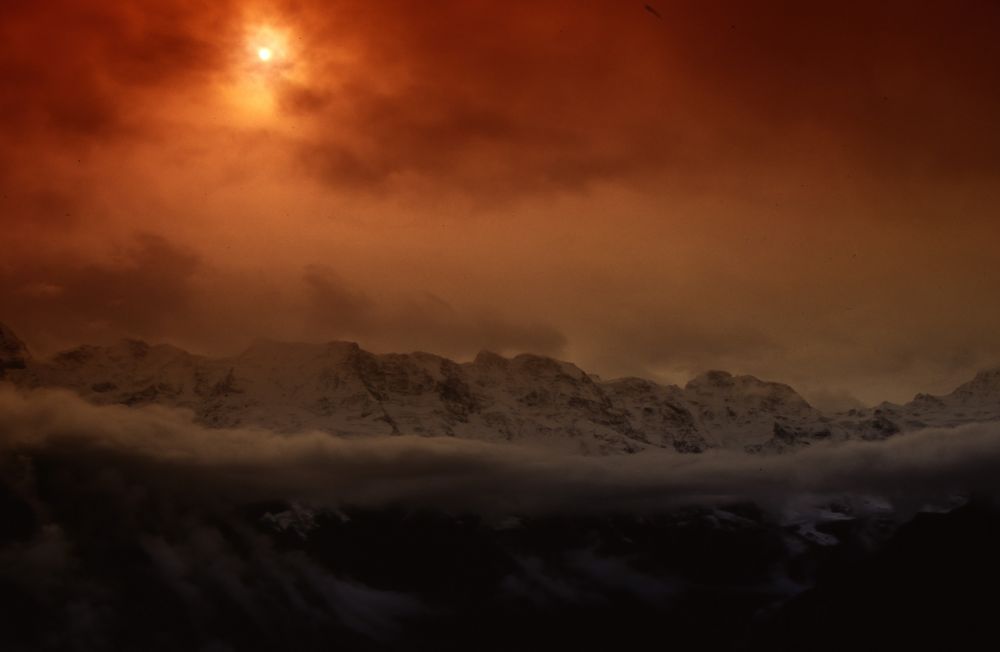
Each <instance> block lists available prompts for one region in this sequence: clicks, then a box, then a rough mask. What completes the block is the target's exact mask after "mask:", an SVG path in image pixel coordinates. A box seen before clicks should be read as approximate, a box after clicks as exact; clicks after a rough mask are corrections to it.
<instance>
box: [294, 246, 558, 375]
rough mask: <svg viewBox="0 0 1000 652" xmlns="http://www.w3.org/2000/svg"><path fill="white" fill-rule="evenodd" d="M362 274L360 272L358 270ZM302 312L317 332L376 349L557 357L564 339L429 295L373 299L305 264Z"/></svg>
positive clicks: (547, 330)
mask: <svg viewBox="0 0 1000 652" xmlns="http://www.w3.org/2000/svg"><path fill="white" fill-rule="evenodd" d="M358 273H359V275H362V273H361V272H358ZM304 281H305V284H306V287H307V290H308V305H307V311H308V312H309V314H310V320H311V321H312V323H313V324H314V327H315V329H316V332H317V333H322V334H324V335H326V336H327V337H329V338H335V339H353V340H357V341H361V342H364V343H366V344H367V345H370V346H375V347H377V348H380V349H385V348H393V347H399V346H400V345H401V343H403V345H404V346H405V347H407V348H411V349H413V348H416V349H421V350H427V351H431V352H434V353H442V354H447V355H454V356H468V355H472V354H475V353H477V352H478V351H480V350H483V349H488V350H491V351H495V352H500V353H504V352H518V353H520V352H532V353H542V354H549V355H553V354H558V353H560V352H561V351H562V350H563V347H564V346H565V345H566V338H565V336H564V335H563V334H562V333H560V332H559V331H557V330H555V329H554V328H552V327H550V326H546V325H544V324H537V323H531V322H528V323H521V322H517V321H511V320H508V319H507V318H505V317H502V316H500V315H496V314H489V313H482V312H480V313H476V312H472V311H462V310H459V309H457V308H455V307H454V306H452V305H451V304H449V303H448V302H447V301H445V300H443V299H441V298H439V297H436V296H434V295H432V294H424V295H422V296H417V297H404V298H402V299H396V300H392V299H383V300H382V301H376V300H375V299H373V298H372V297H370V296H368V295H367V294H365V293H364V292H362V291H360V290H356V289H353V288H352V287H351V286H350V285H349V284H348V283H347V282H346V281H345V280H344V279H342V278H341V277H340V275H339V274H338V273H337V272H336V271H335V270H333V269H331V268H329V267H324V266H318V265H315V266H310V267H308V268H307V269H306V271H305V275H304Z"/></svg>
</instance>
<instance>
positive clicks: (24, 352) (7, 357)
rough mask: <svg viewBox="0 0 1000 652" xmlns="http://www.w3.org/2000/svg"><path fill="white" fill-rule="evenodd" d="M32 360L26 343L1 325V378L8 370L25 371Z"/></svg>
mask: <svg viewBox="0 0 1000 652" xmlns="http://www.w3.org/2000/svg"><path fill="white" fill-rule="evenodd" d="M30 358H31V355H30V354H29V353H28V347H27V346H26V345H25V343H24V342H23V341H21V339H20V338H19V337H18V336H17V335H15V334H14V331H12V330H11V329H10V328H8V327H7V326H6V325H4V324H3V323H0V378H2V377H3V375H4V371H5V370H6V369H24V367H25V366H26V365H27V363H28V360H29V359H30Z"/></svg>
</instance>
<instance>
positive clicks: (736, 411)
mask: <svg viewBox="0 0 1000 652" xmlns="http://www.w3.org/2000/svg"><path fill="white" fill-rule="evenodd" d="M0 373H2V374H3V377H4V378H5V379H6V380H8V381H10V382H12V383H14V384H15V385H17V386H20V387H24V388H40V387H52V388H64V389H69V390H71V391H74V392H76V393H77V394H79V395H80V396H82V397H84V398H85V399H86V400H88V401H90V402H93V403H96V404H100V405H106V404H123V405H129V406H137V405H164V406H169V407H176V408H183V409H187V410H191V411H192V412H193V413H194V415H195V420H196V421H197V422H198V423H200V424H203V425H206V426H209V427H230V428H232V427H241V426H256V427H262V428H267V429H270V430H274V431H277V432H302V431H309V430H318V431H322V432H327V433H330V434H332V435H339V436H346V437H356V436H368V435H417V436H447V437H457V438H461V439H472V440H480V441H487V442H515V443H519V444H523V445H531V446H539V447H543V448H546V449H550V450H557V451H564V452H578V453H584V454H598V455H601V454H612V453H635V452H639V451H643V450H648V449H668V450H675V451H678V452H682V453H698V452H703V451H706V450H710V449H724V450H738V451H747V452H783V451H787V450H792V449H799V448H803V447H807V446H809V445H812V444H815V443H819V442H825V441H833V442H835V441H847V440H854V439H858V440H865V441H874V440H882V439H885V438H887V437H891V436H894V435H896V434H899V433H902V432H908V431H915V430H920V429H922V428H927V427H954V426H958V425H962V424H966V423H978V422H987V421H995V420H998V419H1000V369H994V370H992V371H986V372H982V373H980V374H978V375H977V376H976V377H975V378H974V379H972V380H971V381H969V382H968V383H965V384H963V385H961V386H960V387H958V388H957V389H956V390H955V391H953V392H952V393H950V394H948V395H945V396H931V395H929V394H918V395H917V396H916V397H915V398H914V399H913V400H912V401H911V402H909V403H906V404H904V405H895V404H891V403H882V404H880V405H878V406H876V407H874V408H868V409H852V410H849V411H846V412H840V413H823V412H821V411H820V410H818V409H816V408H814V407H813V406H811V405H810V404H809V403H808V402H806V401H805V400H804V399H803V398H802V397H801V396H800V395H799V394H798V393H797V392H796V391H795V390H794V389H793V388H791V387H789V386H788V385H785V384H781V383H777V382H769V381H763V380H759V379H757V378H755V377H753V376H734V375H732V374H729V373H727V372H725V371H709V372H706V373H704V374H702V375H700V376H698V377H696V378H694V379H692V380H691V381H690V382H688V383H687V384H686V385H685V386H684V387H678V386H675V385H660V384H657V383H655V382H652V381H649V380H644V379H640V378H623V379H614V380H603V379H601V378H599V377H597V376H595V375H592V374H588V373H586V372H585V371H584V370H582V369H580V368H579V367H577V366H576V365H574V364H572V363H569V362H563V361H559V360H555V359H552V358H549V357H544V356H538V355H531V354H523V355H518V356H516V357H514V358H504V357H502V356H500V355H497V354H495V353H490V352H485V351H484V352H481V353H480V354H479V355H478V356H476V358H475V359H474V360H473V361H472V362H467V363H457V362H454V361H452V360H449V359H447V358H444V357H441V356H437V355H433V354H430V353H411V354H384V355H376V354H373V353H369V352H367V351H365V350H364V349H362V348H361V347H360V346H358V345H357V344H355V343H350V342H331V343H328V344H301V343H283V342H273V341H259V342H257V343H255V344H254V345H253V346H251V347H250V348H249V349H247V350H246V351H244V352H243V353H242V354H240V355H238V356H235V357H230V358H209V357H205V356H200V355H194V354H191V353H188V352H186V351H184V350H182V349H179V348H176V347H173V346H170V345H150V344H147V343H145V342H142V341H137V340H123V341H120V342H119V343H117V344H115V345H112V346H80V347H77V348H75V349H71V350H68V351H64V352H62V353H59V354H57V355H55V356H54V357H52V358H51V359H49V360H36V359H35V358H33V357H32V356H31V354H30V352H29V351H28V348H27V346H26V345H25V344H24V343H23V342H22V341H21V340H20V339H19V338H18V337H17V335H15V334H14V333H13V332H12V331H10V329H7V328H5V327H0Z"/></svg>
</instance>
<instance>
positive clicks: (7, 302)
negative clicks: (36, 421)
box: [0, 234, 202, 342]
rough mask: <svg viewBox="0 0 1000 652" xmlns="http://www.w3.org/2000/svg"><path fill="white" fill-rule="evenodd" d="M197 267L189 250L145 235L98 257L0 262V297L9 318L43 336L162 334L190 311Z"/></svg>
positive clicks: (172, 329)
mask: <svg viewBox="0 0 1000 652" xmlns="http://www.w3.org/2000/svg"><path fill="white" fill-rule="evenodd" d="M201 269H202V262H201V260H200V259H199V257H198V256H197V255H195V254H193V253H192V252H190V251H188V250H186V249H185V248H183V247H178V246H177V245H175V244H172V243H170V242H168V241H167V240H165V239H163V238H162V237H160V236H155V235H150V234H145V235H140V236H138V237H136V238H135V240H134V241H133V242H131V243H130V244H129V245H127V246H124V247H121V248H120V249H119V250H118V251H117V253H116V255H115V256H113V257H109V258H108V259H107V260H104V261H101V262H92V261H88V260H86V259H82V260H81V259H75V260H74V259H73V258H71V257H70V258H57V257H55V256H45V257H42V256H39V257H38V258H36V259H35V260H34V261H32V262H31V263H26V264H22V265H18V266H16V267H13V268H9V269H2V268H0V302H2V303H3V306H4V310H5V312H7V314H9V315H10V318H11V321H12V323H14V324H15V325H16V326H17V327H18V328H20V329H23V332H25V333H29V334H31V335H32V336H33V337H34V338H39V339H43V340H51V339H55V340H60V341H63V342H65V341H73V340H74V339H76V338H78V337H79V335H80V333H88V334H89V335H90V337H96V338H98V339H104V338H106V337H107V336H108V335H112V336H116V337H119V336H121V335H122V334H129V335H132V336H144V337H154V338H155V337H162V336H163V335H164V334H165V333H168V332H173V333H176V332H178V328H179V327H180V326H181V325H183V324H184V323H185V322H187V321H189V320H190V319H191V318H192V317H193V314H194V312H195V310H194V305H195V303H194V302H195V296H194V283H195V277H196V276H197V275H198V273H199V272H200V271H201ZM182 330H183V329H182ZM29 339H32V338H29Z"/></svg>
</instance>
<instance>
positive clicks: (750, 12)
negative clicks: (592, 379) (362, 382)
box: [0, 0, 1000, 406]
mask: <svg viewBox="0 0 1000 652" xmlns="http://www.w3.org/2000/svg"><path fill="white" fill-rule="evenodd" d="M655 7H656V12H657V13H658V14H659V15H660V16H661V17H660V18H658V17H657V16H656V15H654V14H652V13H651V12H648V11H645V10H644V6H643V3H641V2H637V3H633V2H618V1H611V0H607V1H599V0H594V1H589V2H588V1H583V2H579V1H578V2H570V1H568V0H565V1H563V0H546V1H545V2H504V3H491V2H476V1H468V0H463V1H461V2H459V1H457V0H456V1H453V2H451V1H449V2H436V3H433V4H426V3H410V2H402V1H373V0H369V1H367V2H354V1H353V0H348V1H342V2H336V3H328V2H319V1H318V0H316V1H314V0H301V1H297V2H293V1H281V0H279V1H276V2H268V3H254V2H236V1H227V0H221V1H218V2H213V3H208V4H206V3H199V2H192V1H189V0H161V1H159V2H156V3H152V4H150V3H139V2H102V3H93V2H83V1H82V0H79V1H76V0H53V1H51V2H47V3H37V2H29V1H27V0H13V1H11V2H7V3H5V12H4V13H5V16H4V20H3V22H2V23H0V130H2V134H0V135H2V138H0V221H2V222H0V228H2V234H3V237H2V243H3V248H2V251H3V253H2V256H0V307H2V314H0V321H4V322H6V323H8V324H9V325H10V326H11V327H12V328H14V329H15V330H16V331H17V332H19V333H20V334H22V335H23V336H24V337H25V338H26V339H28V341H29V343H30V344H31V345H32V346H33V347H34V348H35V349H36V351H38V352H41V353H47V352H52V351H54V350H56V349H58V348H60V347H63V346H67V345H72V344H77V343H80V342H101V341H108V340H112V339H116V338H119V337H123V336H130V337H140V338H144V339H148V340H153V341H169V342H174V343H176V344H178V345H181V346H185V347H187V348H192V349H195V350H200V351H206V352H218V351H234V350H238V349H239V348H241V347H243V346H245V345H246V344H247V343H249V342H250V341H251V340H253V339H255V338H260V337H267V338H276V339H294V340H331V339H351V340H357V341H359V342H361V343H362V344H363V345H364V346H365V347H366V348H369V349H374V350H378V351H388V350H399V351H409V350H429V351H433V352H436V353H441V354H444V355H449V356H453V357H457V358H468V357H471V356H472V355H474V354H475V352H476V351H478V350H480V349H492V350H496V351H499V352H502V353H513V352H519V351H531V352H536V353H543V354H549V355H554V356H557V357H560V358H563V359H568V360H573V361H574V362H576V363H578V364H579V365H580V366H581V367H583V368H586V369H590V370H595V371H597V372H599V373H601V375H603V376H617V375H639V376H645V377H649V378H653V379H656V380H660V381H671V382H684V381H685V380H687V379H688V378H689V377H690V376H692V375H694V374H695V373H697V372H700V371H703V370H705V369H712V368H722V369H728V370H730V371H733V372H737V373H752V374H755V375H758V376H761V377H765V378H773V379H778V380H782V381H786V382H790V383H792V384H794V385H795V386H796V387H797V388H800V389H802V390H803V391H804V392H805V394H806V395H807V397H808V398H810V399H812V400H813V401H814V402H817V403H820V404H823V403H836V404H839V405H845V406H846V405H850V404H852V403H853V402H855V401H857V400H861V401H873V400H876V399H883V398H889V399H894V400H905V399H907V398H909V397H910V396H912V395H913V394H914V393H915V392H917V391H930V392H935V391H936V392H941V391H945V390H947V389H950V388H951V387H953V386H954V385H956V384H957V383H958V382H960V381H962V380H965V379H966V378H968V377H970V376H971V374H972V373H973V372H974V371H975V370H977V369H980V368H983V367H986V366H991V365H996V364H997V363H998V362H1000V338H998V337H997V333H998V332H1000V303H998V302H997V301H996V298H995V294H996V286H997V280H998V279H1000V262H998V261H1000V259H998V257H997V255H996V242H997V236H998V235H1000V227H998V222H997V218H996V214H997V208H998V206H1000V187H998V185H997V182H996V179H997V178H998V176H997V175H998V173H1000V154H998V152H1000V129H998V127H997V122H996V116H997V115H1000V67H998V66H997V61H1000V40H998V39H997V38H996V35H997V34H998V33H1000V5H998V4H996V3H989V2H977V1H973V0H967V1H958V2H950V3H933V4H926V5H921V6H920V8H919V11H917V10H915V9H914V5H913V4H912V3H907V2H881V3H877V5H876V4H873V3H863V2H838V3H825V4H823V5H816V4H814V3H799V2H790V1H789V2H771V3H767V5H766V7H762V6H760V5H758V4H757V3H754V6H751V5H750V4H749V3H739V2H722V1H718V2H703V3H697V7H695V6H694V3H686V2H668V1H666V0H661V1H659V2H657V3H656V4H655ZM264 49H266V50H267V52H268V56H266V57H265V56H263V54H262V53H263V51H264Z"/></svg>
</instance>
